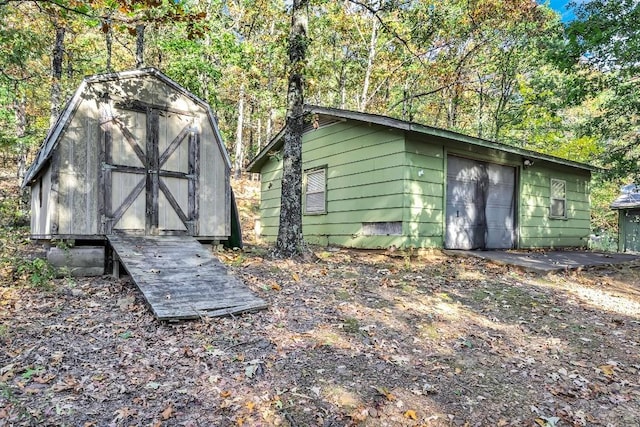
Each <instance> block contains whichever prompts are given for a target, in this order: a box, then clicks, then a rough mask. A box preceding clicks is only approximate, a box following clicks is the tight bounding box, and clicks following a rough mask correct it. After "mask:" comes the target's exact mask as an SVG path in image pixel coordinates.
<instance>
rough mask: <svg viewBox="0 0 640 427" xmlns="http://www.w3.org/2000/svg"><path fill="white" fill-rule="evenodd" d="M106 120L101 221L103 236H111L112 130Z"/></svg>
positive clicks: (110, 124) (110, 123) (109, 118)
mask: <svg viewBox="0 0 640 427" xmlns="http://www.w3.org/2000/svg"><path fill="white" fill-rule="evenodd" d="M106 120H109V122H107V123H105V124H104V126H105V131H104V152H103V153H102V155H103V156H104V162H102V163H101V165H102V167H101V169H102V174H103V179H104V182H103V184H104V197H103V198H102V200H103V205H104V208H103V211H104V216H103V217H102V221H103V223H104V225H103V227H104V234H111V233H112V232H113V226H114V224H113V206H112V197H113V196H112V195H113V187H112V186H113V177H112V176H111V165H112V164H113V129H112V122H111V117H107V118H106Z"/></svg>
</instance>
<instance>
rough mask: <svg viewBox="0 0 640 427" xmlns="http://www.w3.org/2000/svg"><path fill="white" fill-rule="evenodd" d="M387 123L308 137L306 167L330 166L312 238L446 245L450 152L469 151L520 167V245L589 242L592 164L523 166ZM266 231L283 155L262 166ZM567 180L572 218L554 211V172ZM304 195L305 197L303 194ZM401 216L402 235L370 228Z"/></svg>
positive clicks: (270, 232)
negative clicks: (554, 215)
mask: <svg viewBox="0 0 640 427" xmlns="http://www.w3.org/2000/svg"><path fill="white" fill-rule="evenodd" d="M426 138H428V137H427V136H422V135H420V134H417V133H410V134H408V136H406V137H405V133H404V132H402V131H399V130H389V129H387V128H385V127H382V126H377V125H368V124H359V123H357V122H339V123H335V124H331V125H328V126H325V127H321V128H320V129H317V130H314V131H311V132H309V133H307V134H305V135H304V138H303V159H304V166H303V169H304V170H308V169H314V168H318V167H324V166H326V167H327V177H326V179H327V193H326V196H327V213H326V214H320V215H304V216H303V231H304V234H305V239H306V241H307V242H309V243H312V244H320V245H337V246H348V247H358V248H388V247H391V246H396V247H401V248H408V247H417V248H420V247H442V246H443V235H444V218H445V212H444V210H445V200H446V197H445V196H446V185H445V181H446V179H445V177H446V161H445V159H446V156H447V155H448V154H452V155H459V156H460V155H462V156H466V157H470V158H476V159H479V160H483V161H489V162H496V163H500V164H507V165H511V166H514V167H516V168H517V175H519V176H520V180H519V185H518V184H516V188H518V192H519V196H520V197H517V200H518V202H517V203H518V206H517V214H518V217H517V218H516V222H517V224H518V226H519V233H518V238H519V241H518V244H519V247H521V248H529V247H531V248H535V247H562V246H585V245H586V242H587V241H586V240H585V238H586V237H587V236H588V234H589V230H590V224H589V216H590V211H589V206H590V204H589V180H590V175H589V174H588V173H587V172H580V171H577V174H575V173H573V172H572V171H573V170H572V169H569V168H566V167H559V166H555V165H553V164H549V165H546V166H545V164H544V162H540V163H541V164H535V165H534V166H533V167H530V168H528V169H523V168H522V158H521V157H520V156H518V155H515V154H509V153H505V152H502V151H499V150H495V149H490V148H486V147H477V146H470V145H468V144H464V143H460V142H456V141H450V140H441V139H438V138H435V137H432V138H431V140H430V141H429V142H428V143H427V142H426V141H425V139H426ZM261 176H262V184H261V187H262V191H261V197H262V198H261V202H260V213H261V221H260V229H259V231H260V237H261V238H262V239H264V240H266V241H268V242H274V241H275V240H276V237H277V232H278V221H279V217H278V216H279V213H280V180H281V177H282V161H281V160H280V159H279V158H278V156H273V157H271V158H270V159H269V160H268V161H267V162H266V163H265V164H264V166H263V167H262V170H261ZM552 178H556V179H563V180H565V181H566V182H567V218H566V219H551V218H549V204H550V184H551V179H552ZM303 199H304V197H303ZM398 221H401V222H402V235H389V236H387V235H376V236H368V235H364V232H363V225H362V223H363V222H398Z"/></svg>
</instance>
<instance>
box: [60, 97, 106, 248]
mask: <svg viewBox="0 0 640 427" xmlns="http://www.w3.org/2000/svg"><path fill="white" fill-rule="evenodd" d="M93 105H95V104H93ZM99 138H100V129H99V125H98V117H97V114H96V113H95V112H94V111H93V109H92V104H91V101H88V100H85V101H82V103H81V104H80V106H79V107H78V109H77V111H76V113H75V114H74V115H73V116H72V117H71V120H70V121H69V124H68V127H67V129H66V131H65V132H64V134H63V135H62V136H61V137H60V141H59V142H58V152H57V158H58V162H59V169H58V199H57V204H56V205H53V206H52V208H53V209H55V210H56V211H57V218H58V231H57V233H54V234H60V235H72V234H79V235H95V234H98V215H97V201H98V191H97V185H96V183H97V182H98V173H99V169H100V165H99V164H98V151H99V150H98V149H97V148H96V145H97V141H100V139H99Z"/></svg>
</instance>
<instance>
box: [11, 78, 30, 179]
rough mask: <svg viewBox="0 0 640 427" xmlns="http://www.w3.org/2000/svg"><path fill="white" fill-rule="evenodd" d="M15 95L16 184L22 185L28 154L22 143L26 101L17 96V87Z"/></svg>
mask: <svg viewBox="0 0 640 427" xmlns="http://www.w3.org/2000/svg"><path fill="white" fill-rule="evenodd" d="M16 86H17V84H16ZM15 93H16V98H15V99H14V101H13V112H14V116H15V119H16V138H17V140H18V144H17V148H18V156H17V158H16V163H17V178H18V183H20V184H22V180H23V179H24V175H25V172H26V168H27V153H28V147H27V144H25V142H24V137H25V135H26V133H27V99H26V97H25V96H24V95H23V94H20V95H18V94H19V89H18V88H17V87H16V89H15Z"/></svg>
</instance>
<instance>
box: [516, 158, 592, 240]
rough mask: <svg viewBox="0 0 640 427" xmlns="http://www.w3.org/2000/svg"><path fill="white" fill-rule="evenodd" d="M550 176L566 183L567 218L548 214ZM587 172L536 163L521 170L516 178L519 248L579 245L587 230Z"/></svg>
mask: <svg viewBox="0 0 640 427" xmlns="http://www.w3.org/2000/svg"><path fill="white" fill-rule="evenodd" d="M551 179H561V180H564V181H566V183H567V218H566V219H564V218H563V219H558V218H551V217H550V216H549V206H550V196H551V194H550V191H551V190H550V188H551ZM589 182H590V174H589V173H587V172H583V173H578V172H573V171H571V172H570V171H569V169H567V168H563V169H560V168H553V167H549V166H545V165H540V166H539V165H538V164H537V163H536V164H535V165H534V166H533V167H530V168H527V169H522V171H521V179H520V208H519V211H520V236H519V237H520V239H519V240H520V241H519V246H520V247H521V248H536V247H545V248H547V247H568V246H571V247H576V246H577V247H581V246H586V245H587V240H588V236H589V233H590V216H591V212H590V201H589V200H590V199H589V194H590V188H589Z"/></svg>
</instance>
